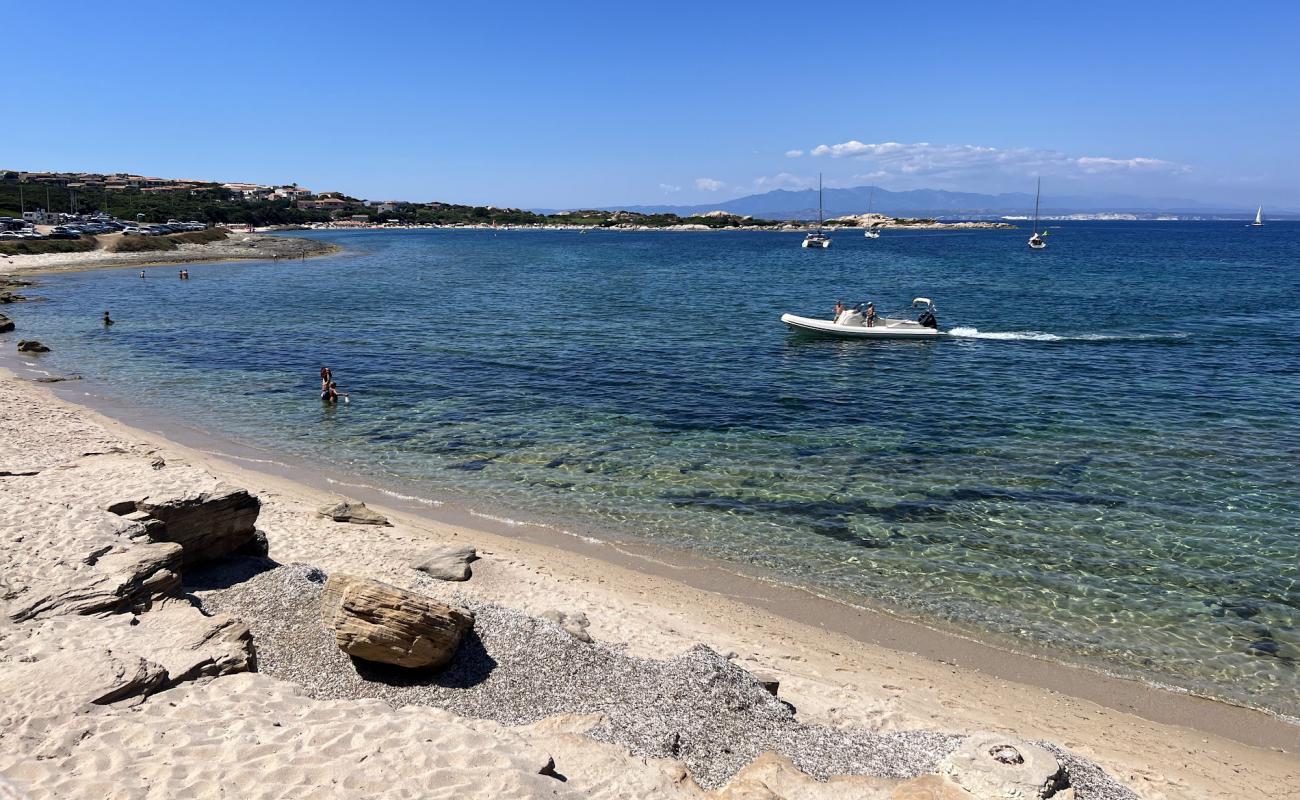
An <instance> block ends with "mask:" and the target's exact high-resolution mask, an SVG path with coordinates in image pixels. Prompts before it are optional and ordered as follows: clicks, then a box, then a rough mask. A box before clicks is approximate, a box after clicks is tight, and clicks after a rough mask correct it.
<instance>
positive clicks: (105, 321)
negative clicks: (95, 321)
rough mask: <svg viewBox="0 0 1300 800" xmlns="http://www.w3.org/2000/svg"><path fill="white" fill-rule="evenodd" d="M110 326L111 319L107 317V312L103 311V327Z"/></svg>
mask: <svg viewBox="0 0 1300 800" xmlns="http://www.w3.org/2000/svg"><path fill="white" fill-rule="evenodd" d="M112 324H113V318H112V317H110V316H109V315H108V312H107V311H105V312H104V327H105V328H107V327H108V326H109V325H112Z"/></svg>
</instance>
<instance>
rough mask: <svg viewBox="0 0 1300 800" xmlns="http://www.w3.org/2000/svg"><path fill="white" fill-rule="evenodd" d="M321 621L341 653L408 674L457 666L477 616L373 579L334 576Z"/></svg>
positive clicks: (328, 583)
mask: <svg viewBox="0 0 1300 800" xmlns="http://www.w3.org/2000/svg"><path fill="white" fill-rule="evenodd" d="M320 605H321V608H320V610H321V618H322V619H323V620H324V621H325V624H326V626H328V627H329V628H331V629H332V630H333V631H334V641H335V642H336V643H337V644H338V646H339V649H341V650H342V651H343V652H345V653H347V654H348V655H350V656H353V657H354V658H359V659H362V660H364V661H376V662H379V663H383V664H393V665H394V666H398V667H408V668H433V667H441V666H443V665H445V664H446V663H447V662H449V661H451V659H452V656H454V655H455V654H456V648H457V647H459V646H460V640H461V638H462V637H463V636H464V635H465V632H466V631H468V630H469V629H470V628H471V627H473V625H474V615H473V614H471V613H470V612H468V611H465V610H463V609H459V608H454V607H452V606H448V605H444V604H442V603H439V602H438V601H437V600H434V599H432V598H429V597H423V596H421V595H418V594H415V593H414V592H408V591H406V590H405V589H399V588H398V587H396V586H390V585H389V584H386V583H380V582H379V581H374V580H369V579H367V578H358V577H355V576H352V575H344V574H334V575H331V576H330V577H329V580H327V581H326V582H325V591H324V592H323V593H322V594H321V601H320Z"/></svg>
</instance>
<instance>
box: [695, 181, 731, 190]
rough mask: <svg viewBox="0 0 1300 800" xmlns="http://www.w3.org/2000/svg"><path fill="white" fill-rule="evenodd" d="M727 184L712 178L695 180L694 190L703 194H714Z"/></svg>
mask: <svg viewBox="0 0 1300 800" xmlns="http://www.w3.org/2000/svg"><path fill="white" fill-rule="evenodd" d="M726 185H727V184H725V183H723V182H722V181H718V180H714V179H713V178H696V179H695V188H696V189H699V190H700V191H704V192H716V191H718V190H719V189H721V188H723V187H724V186H726Z"/></svg>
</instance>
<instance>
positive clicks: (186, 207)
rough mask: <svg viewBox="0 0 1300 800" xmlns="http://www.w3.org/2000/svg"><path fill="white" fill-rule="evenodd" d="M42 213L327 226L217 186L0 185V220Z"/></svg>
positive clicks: (283, 204)
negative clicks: (162, 189) (164, 189)
mask: <svg viewBox="0 0 1300 800" xmlns="http://www.w3.org/2000/svg"><path fill="white" fill-rule="evenodd" d="M38 208H40V209H44V210H45V211H48V212H51V213H62V214H71V213H74V212H75V213H88V212H91V211H101V212H103V213H105V214H110V215H112V216H114V217H117V218H118V219H124V220H140V221H143V222H166V221H167V220H169V219H183V220H197V221H199V222H207V223H210V224H234V225H254V226H258V227H261V226H265V225H301V224H304V223H308V222H328V221H329V220H330V214H329V212H327V211H317V210H311V209H300V208H296V207H295V206H294V204H293V202H292V201H289V200H246V199H244V197H243V196H242V195H240V194H239V193H237V192H233V191H231V190H229V189H225V188H222V187H221V186H216V185H214V186H211V187H205V188H200V189H192V190H189V191H183V192H181V191H177V192H149V191H146V190H144V189H139V188H128V189H111V190H110V189H105V188H103V187H86V188H84V189H75V190H70V189H68V188H66V187H63V186H53V185H44V184H39V183H30V182H29V183H20V182H19V181H16V180H4V181H0V216H11V217H17V216H19V215H20V213H21V211H23V210H27V211H32V210H34V209H38Z"/></svg>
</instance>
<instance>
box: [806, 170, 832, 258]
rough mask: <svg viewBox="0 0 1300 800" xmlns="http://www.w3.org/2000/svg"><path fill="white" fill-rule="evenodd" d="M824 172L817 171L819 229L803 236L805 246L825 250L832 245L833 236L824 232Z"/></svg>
mask: <svg viewBox="0 0 1300 800" xmlns="http://www.w3.org/2000/svg"><path fill="white" fill-rule="evenodd" d="M822 216H823V211H822V174H821V173H820V172H819V173H817V230H816V231H815V232H813V233H810V234H808V235H807V236H805V237H803V245H802V246H803V247H820V248H822V249H823V250H824V249H826V248H827V247H830V246H831V237H829V236H827V235H826V234H825V233H822Z"/></svg>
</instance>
